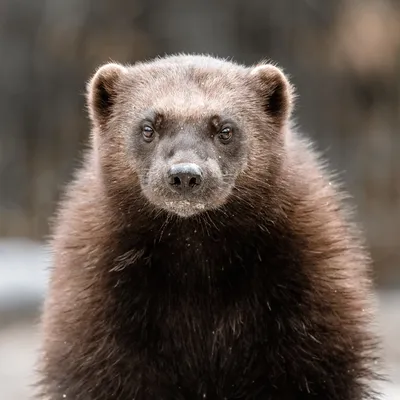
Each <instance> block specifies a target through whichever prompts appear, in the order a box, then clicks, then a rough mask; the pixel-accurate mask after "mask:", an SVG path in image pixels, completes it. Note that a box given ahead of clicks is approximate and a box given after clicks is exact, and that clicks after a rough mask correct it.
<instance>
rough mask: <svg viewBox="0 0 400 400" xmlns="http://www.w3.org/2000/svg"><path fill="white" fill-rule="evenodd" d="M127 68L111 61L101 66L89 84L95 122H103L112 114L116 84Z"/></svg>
mask: <svg viewBox="0 0 400 400" xmlns="http://www.w3.org/2000/svg"><path fill="white" fill-rule="evenodd" d="M125 73H126V68H125V67H123V66H122V65H120V64H116V63H109V64H105V65H103V66H101V67H100V68H99V69H98V70H97V72H96V73H95V74H94V76H93V78H92V79H91V80H90V82H89V83H88V86H87V102H88V106H89V114H90V117H91V119H92V121H93V122H95V123H99V124H103V123H104V122H106V121H107V120H108V118H109V117H110V115H111V112H112V108H113V106H114V102H115V96H116V93H117V91H116V86H117V83H118V82H119V81H120V79H121V77H122V76H123V74H125Z"/></svg>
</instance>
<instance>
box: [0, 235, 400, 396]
mask: <svg viewBox="0 0 400 400" xmlns="http://www.w3.org/2000/svg"><path fill="white" fill-rule="evenodd" d="M49 264H50V255H49V253H48V252H47V251H46V249H45V248H44V247H43V246H41V245H39V244H36V243H33V242H30V241H25V240H3V241H0V400H28V399H32V393H33V389H32V388H31V387H30V385H31V384H32V383H33V382H34V368H33V366H34V363H35V360H36V356H37V351H38V350H37V349H38V343H39V334H38V329H37V311H38V309H39V307H40V305H41V304H42V300H43V297H44V292H45V289H46V282H47V277H48V266H49ZM379 299H380V312H379V315H378V321H377V322H378V325H379V329H380V331H381V332H382V334H383V336H384V348H385V362H386V364H387V370H388V374H389V379H390V380H391V381H392V382H389V383H387V384H385V385H382V387H383V392H384V397H383V399H385V400H400V340H399V334H400V288H399V290H396V291H390V292H381V293H379ZM10 316H11V318H10Z"/></svg>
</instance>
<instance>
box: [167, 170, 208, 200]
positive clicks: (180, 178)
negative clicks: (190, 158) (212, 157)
mask: <svg viewBox="0 0 400 400" xmlns="http://www.w3.org/2000/svg"><path fill="white" fill-rule="evenodd" d="M202 175H203V173H202V170H201V168H200V167H199V166H198V165H197V164H193V163H181V164H174V165H173V166H172V167H171V168H170V169H169V171H168V183H169V184H170V186H171V189H173V190H175V191H176V192H182V193H183V192H194V191H196V190H197V189H198V188H199V187H200V185H201V182H202V180H203V179H202Z"/></svg>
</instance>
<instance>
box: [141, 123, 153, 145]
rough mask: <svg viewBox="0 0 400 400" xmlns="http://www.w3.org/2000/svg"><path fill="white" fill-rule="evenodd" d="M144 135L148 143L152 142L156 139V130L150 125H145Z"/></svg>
mask: <svg viewBox="0 0 400 400" xmlns="http://www.w3.org/2000/svg"><path fill="white" fill-rule="evenodd" d="M142 135H143V138H144V140H145V141H146V142H151V141H152V140H153V139H154V129H153V128H152V127H151V126H150V125H145V126H144V127H143V130H142Z"/></svg>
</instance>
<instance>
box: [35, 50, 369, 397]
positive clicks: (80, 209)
mask: <svg viewBox="0 0 400 400" xmlns="http://www.w3.org/2000/svg"><path fill="white" fill-rule="evenodd" d="M121 68H123V69H124V77H123V78H121V75H120V69H121ZM188 71H189V72H188ZM135 85H137V86H135ZM185 85H193V87H199V88H200V89H199V90H201V93H202V94H201V95H202V96H206V98H208V101H207V102H205V105H203V106H199V105H198V103H197V102H196V101H197V100H198V99H197V98H194V100H193V99H192V100H193V103H192V102H191V101H190V100H187V101H185V99H184V96H185ZM146 88H150V89H151V90H152V92H153V93H155V97H154V98H157V99H163V96H165V95H166V93H167V92H168V93H169V94H168V96H169V97H168V99H169V100H168V101H165V102H164V104H163V105H162V104H161V105H160V107H164V108H163V111H164V114H167V115H170V114H174V115H175V116H178V118H186V117H187V118H189V117H192V118H193V119H194V120H196V118H199V115H200V111H204V108H207V110H208V109H210V110H211V111H210V112H217V111H218V110H219V109H222V108H224V110H225V111H227V110H228V111H230V112H233V113H235V115H237V116H239V117H238V118H241V121H242V122H243V125H245V126H246V127H247V128H246V135H248V144H247V146H248V148H249V150H248V157H247V159H246V165H245V167H244V168H243V170H241V171H240V173H239V175H238V176H237V177H236V179H235V184H234V189H233V190H232V193H231V194H230V195H229V196H228V197H227V199H226V200H225V201H223V202H221V204H218V206H216V207H215V208H213V209H209V210H205V211H204V212H203V213H199V214H196V215H194V216H192V217H188V218H181V217H178V216H176V215H174V214H172V213H169V212H167V211H164V210H162V209H160V208H159V207H157V206H154V205H152V204H151V202H149V201H148V199H147V197H146V196H145V195H143V193H142V190H141V186H140V183H139V178H138V175H137V174H136V172H137V171H138V169H139V168H140V165H138V164H137V163H135V160H129V156H128V154H129V152H127V145H126V142H125V139H124V132H125V131H126V129H125V128H124V127H125V125H124V124H125V121H126V119H127V118H128V115H129V116H132V118H135V116H136V113H139V111H138V110H139V108H140V107H144V106H147V105H148V106H151V105H152V102H154V98H152V97H151V96H150V95H149V93H150V92H149V91H147V92H146V91H145V90H146ZM150 89H149V90H150ZM191 93H192V92H191ZM221 93H222V95H223V96H222V95H221V96H222V97H219V96H220V94H221ZM207 96H209V97H207ZM180 99H183V101H182V102H179V100H180ZM223 99H226V102H224V101H223ZM160 101H161V100H160ZM291 103H292V92H291V88H290V86H289V84H288V83H287V81H286V78H285V77H284V76H283V74H281V73H280V72H279V70H277V69H276V68H274V67H271V69H268V68H266V69H265V70H262V68H261V72H260V71H258V70H257V71H256V72H255V73H249V69H246V68H245V67H242V66H239V65H236V64H232V63H228V62H224V61H220V60H215V59H212V58H208V57H191V56H179V57H172V58H166V59H161V60H156V61H154V62H153V63H149V64H140V65H137V66H135V67H132V68H131V67H127V68H125V67H120V66H111V67H106V68H104V69H103V70H100V71H99V72H98V73H97V74H96V76H95V77H94V78H93V80H92V81H91V83H90V85H89V111H90V115H91V117H92V121H93V136H92V149H91V151H90V152H89V154H88V155H87V157H86V160H85V163H84V166H83V168H82V169H81V170H80V171H79V172H78V174H77V177H76V179H75V180H74V182H73V183H72V184H71V185H70V186H69V188H68V191H67V195H66V198H65V200H64V201H63V203H62V207H61V209H60V212H59V215H58V218H57V220H56V226H55V233H54V240H53V242H52V245H53V249H54V270H53V272H52V277H51V284H50V292H49V295H48V298H47V301H46V305H45V311H44V316H43V340H44V345H43V356H42V358H41V363H40V367H41V373H42V377H43V379H42V381H41V384H40V386H41V389H42V392H43V396H44V398H46V399H50V400H56V399H63V398H66V399H73V400H110V399H116V400H117V399H118V400H132V399H137V400H142V399H143V400H144V399H160V400H162V399H204V398H207V399H232V400H233V399H242V400H245V399H259V400H261V399H265V400H268V399H271V400H306V399H318V400H361V399H366V398H375V397H374V394H373V391H372V389H371V385H372V379H373V378H374V377H375V374H374V360H375V356H376V354H375V350H376V348H375V339H374V336H373V335H372V334H371V333H370V332H369V323H370V321H371V304H370V298H369V297H370V295H371V285H370V282H369V280H368V277H367V272H368V269H369V259H368V256H367V255H366V252H365V251H364V250H363V246H362V241H361V239H360V235H359V233H358V232H357V230H356V229H355V227H354V226H353V224H352V223H351V222H350V218H349V213H348V212H347V208H346V206H345V205H344V203H343V199H342V195H341V191H340V190H339V189H338V188H337V186H336V184H334V183H333V182H332V180H331V177H330V176H329V174H328V173H327V172H326V170H325V168H324V167H323V166H322V164H321V163H320V162H319V161H318V159H317V157H316V156H315V153H314V151H313V150H312V149H311V148H310V146H309V144H308V142H307V141H305V140H304V139H301V138H300V136H299V135H298V134H297V133H296V132H295V131H294V130H293V129H292V128H291V126H290V122H289V117H290V110H291ZM128 104H129V107H130V108H129V109H128V108H127V105H128ZM192 104H193V106H192ZM199 109H200V110H199ZM128 110H129V111H128ZM179 116H180V117H179ZM189 119H190V118H189ZM63 396H64V397H63Z"/></svg>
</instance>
